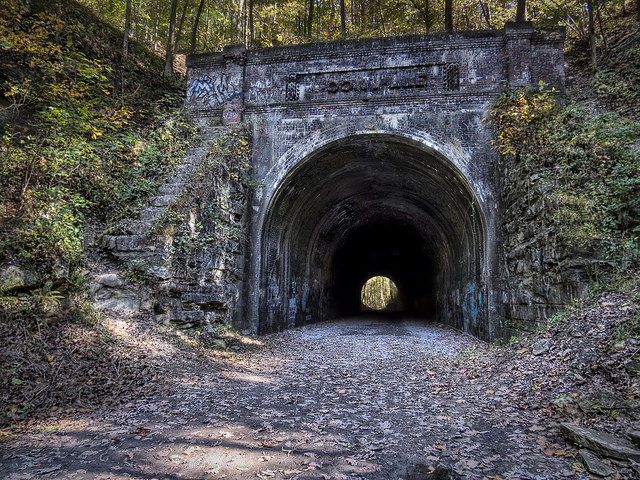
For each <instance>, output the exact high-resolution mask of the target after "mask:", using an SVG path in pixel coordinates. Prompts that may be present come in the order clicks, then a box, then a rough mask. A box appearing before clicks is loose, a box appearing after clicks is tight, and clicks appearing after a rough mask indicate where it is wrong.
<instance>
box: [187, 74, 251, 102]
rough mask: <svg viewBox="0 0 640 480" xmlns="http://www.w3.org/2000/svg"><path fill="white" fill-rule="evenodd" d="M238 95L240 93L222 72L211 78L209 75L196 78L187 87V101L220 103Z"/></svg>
mask: <svg viewBox="0 0 640 480" xmlns="http://www.w3.org/2000/svg"><path fill="white" fill-rule="evenodd" d="M239 96H240V93H239V92H237V91H236V89H235V88H234V87H233V85H232V84H231V83H229V81H228V80H227V76H226V75H224V74H223V75H221V76H220V77H218V78H211V76H210V75H205V76H203V77H202V78H196V79H195V80H194V81H193V82H192V83H191V84H190V85H189V88H188V89H187V99H188V101H189V102H195V101H200V102H211V101H215V102H216V103H218V104H219V105H222V104H224V103H226V102H228V101H230V100H233V99H235V98H238V97H239Z"/></svg>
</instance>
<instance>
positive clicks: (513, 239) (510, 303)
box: [501, 156, 593, 330]
mask: <svg viewBox="0 0 640 480" xmlns="http://www.w3.org/2000/svg"><path fill="white" fill-rule="evenodd" d="M501 163H502V165H501V201H502V204H503V209H504V213H503V216H502V219H503V220H502V225H501V227H502V235H503V236H502V240H503V241H502V250H503V254H504V276H505V290H504V292H503V298H502V302H501V303H502V305H503V306H504V314H503V316H504V319H505V321H504V323H503V326H504V327H507V329H509V328H514V329H519V330H532V329H534V328H535V327H536V326H537V325H538V324H539V322H540V321H542V320H545V319H547V318H549V317H551V316H552V315H554V314H555V313H557V312H559V311H561V310H563V309H565V308H566V307H567V306H568V305H569V304H570V303H571V302H572V301H573V300H575V299H577V298H583V297H585V296H586V295H587V293H588V286H589V282H588V274H587V269H588V266H589V264H590V262H591V261H592V260H590V259H591V258H592V257H593V255H592V252H586V251H584V250H583V249H581V248H580V246H579V245H572V244H571V243H570V242H568V241H567V240H566V239H565V238H563V237H562V236H561V234H560V233H559V229H558V223H557V220H556V218H555V213H556V204H555V202H554V188H555V185H554V184H553V183H551V182H550V181H549V179H548V177H546V176H542V175H541V174H539V173H538V174H536V173H534V172H533V168H531V166H530V165H528V164H527V163H526V162H523V161H521V160H520V159H516V158H514V157H513V156H507V157H503V158H502V159H501Z"/></svg>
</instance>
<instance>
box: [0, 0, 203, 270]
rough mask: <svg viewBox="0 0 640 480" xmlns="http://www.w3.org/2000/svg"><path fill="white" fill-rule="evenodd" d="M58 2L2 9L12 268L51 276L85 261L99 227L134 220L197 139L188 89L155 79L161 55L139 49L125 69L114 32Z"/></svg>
mask: <svg viewBox="0 0 640 480" xmlns="http://www.w3.org/2000/svg"><path fill="white" fill-rule="evenodd" d="M46 3H47V2H43V3H42V4H39V6H40V7H41V9H40V10H35V9H33V10H28V9H27V8H26V7H24V6H23V4H22V3H21V2H17V1H12V0H0V7H1V8H0V51H2V53H3V55H4V56H3V74H2V75H0V94H2V97H3V98H4V99H5V104H6V105H7V106H6V107H5V111H7V112H8V113H9V114H10V118H8V120H9V121H7V122H6V123H0V135H1V138H0V156H1V157H2V159H3V162H2V164H1V165H0V260H2V259H3V258H9V257H12V256H18V257H22V258H29V259H30V260H31V261H32V262H41V263H42V264H43V268H46V267H47V265H51V264H52V263H53V259H55V258H64V259H66V260H75V259H77V258H78V257H79V255H80V254H81V252H82V245H83V224H84V221H85V220H86V219H87V218H91V219H93V220H98V221H103V222H107V221H113V220H115V219H118V218H121V217H125V216H131V215H133V214H134V213H135V212H136V211H137V210H138V209H139V208H140V207H141V206H142V204H143V203H144V201H145V199H146V198H147V197H148V195H149V194H150V193H151V192H152V191H153V190H154V189H155V188H156V186H157V184H158V182H159V181H160V180H161V179H162V177H163V176H164V175H165V174H166V173H167V172H168V171H169V169H170V167H171V165H172V164H173V163H175V162H176V161H177V159H179V158H181V157H182V155H183V152H184V150H185V148H186V145H187V143H188V141H189V138H190V136H191V134H192V133H193V127H191V126H190V125H189V123H188V122H187V120H186V119H185V117H184V114H183V112H182V110H181V108H182V107H181V106H182V85H180V84H176V83H170V82H167V81H165V80H163V79H161V78H160V77H159V74H158V73H155V72H152V71H149V69H148V68H149V66H150V65H153V64H154V61H155V60H154V59H153V58H149V57H152V55H150V54H144V53H141V52H138V54H137V56H133V58H132V59H131V60H132V61H133V63H132V64H131V65H130V66H128V68H127V69H126V70H122V69H121V66H120V65H118V63H116V62H115V61H113V53H112V52H113V51H114V50H116V51H117V50H118V48H119V44H120V41H121V40H119V39H118V37H117V36H114V35H113V34H114V32H113V31H112V30H111V29H110V28H109V27H108V26H106V25H100V24H99V22H97V20H96V19H95V18H91V17H90V14H89V13H88V12H86V11H84V10H82V9H79V7H78V6H77V5H75V4H73V3H71V2H68V3H67V2H65V8H64V11H65V12H67V13H66V14H65V15H64V16H62V17H60V18H58V17H57V16H56V15H55V8H51V9H49V10H48V9H47V8H46ZM66 7H68V8H66ZM5 58H6V61H4V59H5ZM158 71H159V69H158Z"/></svg>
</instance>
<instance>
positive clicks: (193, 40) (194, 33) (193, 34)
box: [189, 0, 226, 53]
mask: <svg viewBox="0 0 640 480" xmlns="http://www.w3.org/2000/svg"><path fill="white" fill-rule="evenodd" d="M202 7H204V0H200V5H198V11H197V12H196V19H195V20H194V21H193V28H192V29H191V47H190V48H189V53H194V52H195V51H196V42H197V40H198V24H199V23H200V15H202ZM225 18H226V17H225Z"/></svg>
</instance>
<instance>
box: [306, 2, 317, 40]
mask: <svg viewBox="0 0 640 480" xmlns="http://www.w3.org/2000/svg"><path fill="white" fill-rule="evenodd" d="M315 3H316V2H315V0H309V17H308V18H307V35H308V36H309V39H311V37H313V7H314V5H315Z"/></svg>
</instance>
